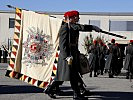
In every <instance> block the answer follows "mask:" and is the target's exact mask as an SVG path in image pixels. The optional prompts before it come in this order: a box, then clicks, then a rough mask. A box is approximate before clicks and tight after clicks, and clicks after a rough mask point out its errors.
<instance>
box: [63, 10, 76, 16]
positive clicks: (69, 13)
mask: <svg viewBox="0 0 133 100" xmlns="http://www.w3.org/2000/svg"><path fill="white" fill-rule="evenodd" d="M73 16H74V14H73V13H72V12H71V11H68V12H65V14H64V17H73Z"/></svg>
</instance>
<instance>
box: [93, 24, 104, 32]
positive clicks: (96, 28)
mask: <svg viewBox="0 0 133 100" xmlns="http://www.w3.org/2000/svg"><path fill="white" fill-rule="evenodd" d="M92 29H93V30H95V31H96V32H101V31H102V29H100V28H99V27H97V26H95V25H92Z"/></svg>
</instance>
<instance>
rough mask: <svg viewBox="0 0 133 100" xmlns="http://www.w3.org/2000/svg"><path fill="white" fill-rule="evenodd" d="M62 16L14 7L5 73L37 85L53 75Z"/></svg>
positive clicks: (44, 83)
mask: <svg viewBox="0 0 133 100" xmlns="http://www.w3.org/2000/svg"><path fill="white" fill-rule="evenodd" d="M61 23H62V20H61V19H58V18H54V17H50V16H49V15H45V14H39V13H36V12H33V11H26V10H22V9H19V8H16V16H15V32H14V40H13V45H12V52H11V56H10V63H9V66H8V68H7V72H6V76H8V77H11V78H16V79H19V80H22V81H24V82H27V83H30V84H32V85H34V86H37V87H40V88H44V89H45V88H46V87H47V86H48V85H49V84H50V82H51V81H52V80H53V79H54V78H55V74H56V69H57V61H58V53H59V51H58V45H59V44H58V31H59V28H60V26H61Z"/></svg>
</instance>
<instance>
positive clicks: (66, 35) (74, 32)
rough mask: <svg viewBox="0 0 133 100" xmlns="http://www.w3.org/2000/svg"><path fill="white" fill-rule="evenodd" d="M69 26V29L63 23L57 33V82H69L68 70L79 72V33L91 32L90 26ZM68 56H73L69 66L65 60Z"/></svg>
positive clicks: (66, 24)
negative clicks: (58, 49) (58, 50)
mask: <svg viewBox="0 0 133 100" xmlns="http://www.w3.org/2000/svg"><path fill="white" fill-rule="evenodd" d="M69 25H70V28H69V27H68V23H64V22H63V23H62V26H61V28H60V31H59V48H60V54H59V59H58V65H57V66H58V67H57V74H56V80H57V81H70V69H71V70H72V71H79V65H80V60H79V54H80V52H79V50H78V39H79V31H92V25H81V24H71V23H70V24H69ZM69 40H70V41H69ZM70 55H72V56H73V62H72V65H71V66H68V64H67V61H66V58H67V57H69V56H70ZM75 78H76V77H75Z"/></svg>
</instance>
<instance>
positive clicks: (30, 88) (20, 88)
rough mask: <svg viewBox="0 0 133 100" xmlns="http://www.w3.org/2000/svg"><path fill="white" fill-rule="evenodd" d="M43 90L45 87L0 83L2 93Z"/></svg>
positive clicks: (0, 92) (37, 91)
mask: <svg viewBox="0 0 133 100" xmlns="http://www.w3.org/2000/svg"><path fill="white" fill-rule="evenodd" d="M43 90H44V89H41V88H37V87H35V86H29V85H23V86H20V85H18V86H16V85H15V86H13V85H0V94H19V93H42V92H43Z"/></svg>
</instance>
